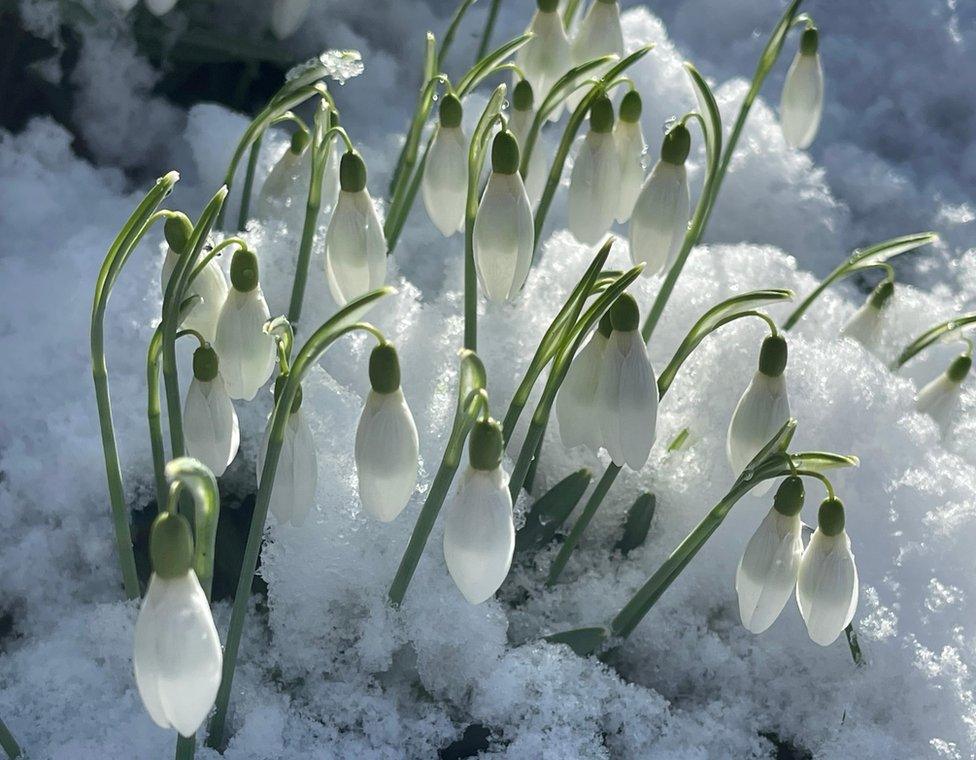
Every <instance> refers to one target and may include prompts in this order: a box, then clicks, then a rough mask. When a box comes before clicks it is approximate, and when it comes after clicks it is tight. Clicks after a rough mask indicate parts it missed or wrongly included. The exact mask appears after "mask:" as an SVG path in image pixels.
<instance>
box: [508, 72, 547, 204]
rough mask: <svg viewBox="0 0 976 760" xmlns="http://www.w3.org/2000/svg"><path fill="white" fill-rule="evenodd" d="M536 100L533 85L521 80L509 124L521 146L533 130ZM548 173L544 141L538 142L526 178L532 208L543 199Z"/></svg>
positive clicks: (516, 87)
mask: <svg viewBox="0 0 976 760" xmlns="http://www.w3.org/2000/svg"><path fill="white" fill-rule="evenodd" d="M534 100H535V96H534V94H533V90H532V85H530V84H529V82H528V80H525V79H521V80H519V83H518V84H516V85H515V89H514V90H513V91H512V116H511V118H510V119H509V122H508V126H509V128H510V129H511V130H512V134H514V135H515V139H516V140H517V141H518V144H519V145H525V141H526V140H527V139H528V137H529V132H530V131H531V129H532V122H533V120H534V119H535V109H534V107H533V105H534ZM547 173H548V165H547V161H546V151H545V146H544V144H543V142H542V140H536V141H535V145H534V146H533V147H532V155H531V156H530V157H529V168H528V171H527V172H526V175H525V178H524V182H525V193H526V195H528V196H529V205H530V207H531V208H535V207H536V206H537V205H538V203H539V199H540V198H541V197H542V191H543V190H544V189H545V187H546V179H547V176H546V175H547Z"/></svg>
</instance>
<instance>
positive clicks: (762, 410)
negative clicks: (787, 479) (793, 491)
mask: <svg viewBox="0 0 976 760" xmlns="http://www.w3.org/2000/svg"><path fill="white" fill-rule="evenodd" d="M789 418H790V399H789V394H788V393H787V392H786V377H785V375H780V376H779V377H769V376H768V375H764V374H763V373H762V372H756V374H755V375H754V376H753V378H752V382H751V383H749V387H748V388H746V390H745V392H744V393H743V394H742V397H741V398H740V399H739V403H738V404H737V405H736V407H735V411H734V412H733V413H732V421H731V423H730V424H729V432H728V436H727V438H726V442H725V453H726V455H727V456H728V460H729V465H730V466H731V467H732V472H734V473H735V474H736V475H739V473H741V472H742V471H743V470H745V468H746V466H747V465H748V464H749V462H751V461H752V458H753V457H754V456H756V454H758V453H759V451H760V449H762V447H763V446H765V445H766V444H767V443H768V442H769V439H770V438H772V437H773V434H774V433H776V432H777V431H778V430H779V429H780V428H781V427H783V425H784V424H785V423H786V421H787V420H788V419H789ZM771 485H772V481H764V482H762V483H760V484H759V485H758V486H756V488H755V489H753V493H754V494H756V495H757V496H759V495H762V494H763V493H765V492H766V491H767V490H769V487H770V486H771Z"/></svg>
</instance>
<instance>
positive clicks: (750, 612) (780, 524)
mask: <svg viewBox="0 0 976 760" xmlns="http://www.w3.org/2000/svg"><path fill="white" fill-rule="evenodd" d="M802 508H803V481H802V480H801V479H800V478H799V477H797V476H796V475H792V476H790V477H788V478H786V480H784V481H783V484H782V485H781V486H780V487H779V490H778V491H777V492H776V498H775V499H774V500H773V507H772V509H770V510H769V514H767V515H766V518H765V519H764V520H763V521H762V523H760V525H759V527H758V528H757V529H756V532H755V533H754V534H753V535H752V538H750V539H749V543H748V544H747V545H746V550H745V552H744V553H743V555H742V559H741V560H739V568H738V569H737V570H736V573H735V592H736V594H737V595H738V597H739V615H740V617H741V618H742V625H744V626H745V627H746V628H747V629H748V630H749V631H751V632H752V633H762V632H763V631H765V630H766V629H767V628H769V626H771V625H772V624H773V622H774V621H775V620H776V618H778V617H779V614H780V613H781V612H782V611H783V607H785V606H786V603H787V602H788V601H789V599H790V596H792V594H793V587H794V586H795V585H796V574H797V572H798V571H799V569H800V558H801V557H802V556H803V538H802V530H803V524H802V523H801V522H800V510H801V509H802Z"/></svg>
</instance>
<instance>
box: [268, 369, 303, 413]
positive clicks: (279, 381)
mask: <svg viewBox="0 0 976 760" xmlns="http://www.w3.org/2000/svg"><path fill="white" fill-rule="evenodd" d="M287 381H288V375H287V374H284V375H278V377H276V378H275V384H274V400H275V401H276V402H277V401H278V399H279V398H281V394H282V393H283V392H284V390H285V383H286V382H287ZM301 408H302V386H301V383H299V385H298V390H297V391H296V392H295V398H294V399H293V400H292V402H291V413H292V414H294V413H295V412H297V411H298V410H299V409H301Z"/></svg>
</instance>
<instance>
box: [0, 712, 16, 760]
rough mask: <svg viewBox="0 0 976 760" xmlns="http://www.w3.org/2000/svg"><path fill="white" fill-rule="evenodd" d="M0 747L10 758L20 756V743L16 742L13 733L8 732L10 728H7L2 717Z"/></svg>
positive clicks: (0, 722)
mask: <svg viewBox="0 0 976 760" xmlns="http://www.w3.org/2000/svg"><path fill="white" fill-rule="evenodd" d="M0 747H3V751H4V752H6V753H7V757H8V758H10V760H14V758H15V757H20V745H19V744H17V740H16V739H14V735H13V734H12V733H10V729H9V728H7V724H6V723H4V722H3V720H2V719H0Z"/></svg>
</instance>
